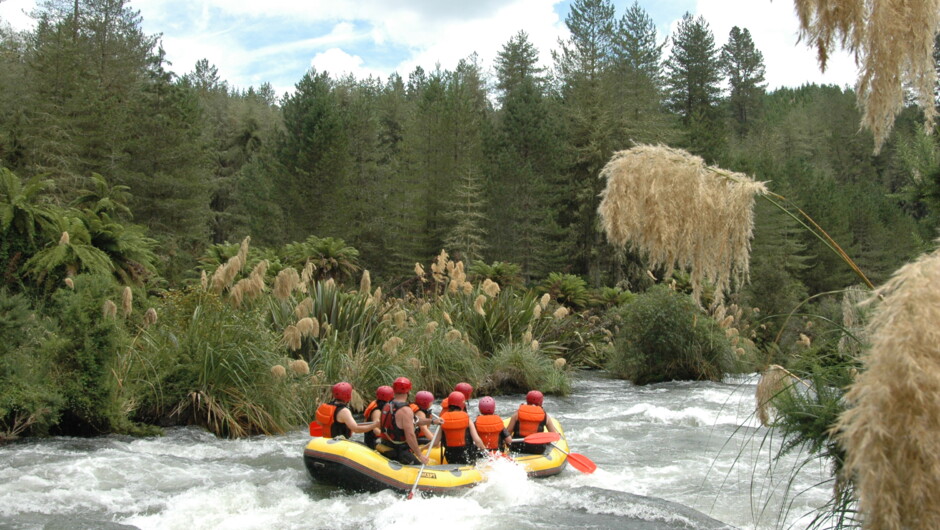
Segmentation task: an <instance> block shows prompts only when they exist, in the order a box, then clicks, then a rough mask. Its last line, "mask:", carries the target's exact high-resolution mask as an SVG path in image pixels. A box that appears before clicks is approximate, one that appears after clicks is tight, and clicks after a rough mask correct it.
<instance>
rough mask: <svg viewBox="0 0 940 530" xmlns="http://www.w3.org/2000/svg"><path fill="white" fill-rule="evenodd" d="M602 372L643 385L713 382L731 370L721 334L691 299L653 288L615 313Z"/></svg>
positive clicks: (731, 363)
mask: <svg viewBox="0 0 940 530" xmlns="http://www.w3.org/2000/svg"><path fill="white" fill-rule="evenodd" d="M621 316H622V319H623V321H622V324H621V326H620V331H619V332H618V333H617V335H616V338H615V340H614V351H613V352H612V355H611V358H610V360H609V363H608V368H609V369H610V370H611V372H613V373H614V374H615V375H617V376H618V377H622V378H624V379H630V380H631V381H633V382H634V383H635V384H638V385H644V384H648V383H656V382H661V381H669V380H712V381H718V380H720V379H721V378H722V376H723V375H724V373H726V372H729V371H731V370H733V368H734V359H733V357H732V352H731V344H730V343H729V342H728V339H727V338H726V337H725V333H724V331H723V330H722V329H721V328H720V327H719V326H718V324H717V323H716V322H715V321H714V320H712V319H711V318H710V317H709V316H708V315H706V314H705V313H703V312H702V311H701V309H699V308H698V307H696V305H695V303H694V302H693V301H692V299H691V298H689V297H688V296H686V295H684V294H678V293H675V292H673V291H672V290H670V289H669V288H667V287H664V286H656V287H653V288H652V289H650V290H649V291H647V292H645V293H643V294H640V295H638V296H637V297H636V298H635V299H634V300H633V302H631V303H630V304H628V305H627V306H625V307H624V308H623V309H622V310H621Z"/></svg>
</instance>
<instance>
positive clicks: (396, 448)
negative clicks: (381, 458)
mask: <svg viewBox="0 0 940 530" xmlns="http://www.w3.org/2000/svg"><path fill="white" fill-rule="evenodd" d="M392 390H393V391H394V392H395V395H394V397H393V399H392V401H389V402H388V403H386V404H385V407H384V408H383V409H382V419H381V420H380V421H381V424H382V435H383V436H382V445H385V446H387V447H389V448H390V449H391V452H390V454H389V458H390V459H392V460H397V461H399V462H401V463H402V464H405V465H415V464H419V463H420V464H427V463H428V457H427V456H425V455H424V454H423V453H422V452H421V450H420V448H418V438H417V436H415V415H414V412H413V411H412V410H411V407H410V406H408V394H410V393H411V381H410V380H409V379H408V378H407V377H399V378H398V379H396V380H395V382H393V383H392ZM424 421H427V422H428V423H433V422H435V421H438V420H436V419H434V418H431V419H430V420H424Z"/></svg>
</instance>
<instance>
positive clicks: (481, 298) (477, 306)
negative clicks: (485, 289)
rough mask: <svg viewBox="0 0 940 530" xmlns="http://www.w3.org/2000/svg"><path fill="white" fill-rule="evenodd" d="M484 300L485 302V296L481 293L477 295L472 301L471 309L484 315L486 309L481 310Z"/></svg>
mask: <svg viewBox="0 0 940 530" xmlns="http://www.w3.org/2000/svg"><path fill="white" fill-rule="evenodd" d="M484 302H486V296H483V295H482V294H481V295H479V296H477V299H476V300H475V301H474V302H473V310H474V311H476V313H477V314H478V315H481V316H486V311H484V310H483V303H484Z"/></svg>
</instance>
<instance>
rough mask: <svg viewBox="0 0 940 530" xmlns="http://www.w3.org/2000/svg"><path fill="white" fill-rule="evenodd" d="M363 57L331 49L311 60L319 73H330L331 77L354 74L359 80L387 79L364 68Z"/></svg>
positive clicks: (376, 72) (311, 64)
mask: <svg viewBox="0 0 940 530" xmlns="http://www.w3.org/2000/svg"><path fill="white" fill-rule="evenodd" d="M363 62H364V61H363V59H362V57H359V56H358V55H350V54H348V53H346V52H344V51H343V50H341V49H339V48H330V49H329V50H326V51H325V52H321V53H318V54H316V55H314V56H313V59H311V60H310V66H313V67H314V68H316V69H317V71H318V72H324V71H326V72H329V74H330V76H331V77H333V78H337V77H340V76H343V75H346V74H352V75H353V76H354V77H355V78H357V79H364V78H366V77H369V76H370V75H371V76H374V77H385V74H384V73H383V72H378V71H375V70H370V69H368V68H364V67H363V66H362V64H363Z"/></svg>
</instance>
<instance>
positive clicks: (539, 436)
mask: <svg viewBox="0 0 940 530" xmlns="http://www.w3.org/2000/svg"><path fill="white" fill-rule="evenodd" d="M558 440H561V435H560V434H558V433H557V432H537V433H535V434H530V435H528V436H526V437H525V438H523V441H525V443H527V444H548V443H552V442H557V441H558Z"/></svg>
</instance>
